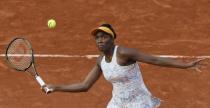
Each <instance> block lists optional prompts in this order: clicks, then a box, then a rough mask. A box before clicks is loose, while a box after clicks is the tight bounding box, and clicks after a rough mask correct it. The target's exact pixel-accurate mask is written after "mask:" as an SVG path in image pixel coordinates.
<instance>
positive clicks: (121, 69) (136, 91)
mask: <svg viewBox="0 0 210 108" xmlns="http://www.w3.org/2000/svg"><path fill="white" fill-rule="evenodd" d="M116 52H117V46H115V49H114V54H113V57H112V61H111V62H109V63H107V62H106V61H105V56H104V57H103V59H102V61H101V68H102V71H103V75H104V77H105V79H106V80H108V81H109V82H111V83H112V85H113V90H112V99H111V100H110V102H109V104H108V106H107V108H157V107H158V106H159V105H160V100H159V99H158V98H155V97H153V96H152V95H151V93H150V92H149V91H148V89H147V88H146V86H145V84H144V81H143V79H142V75H141V71H140V69H139V65H138V63H134V64H131V65H128V66H120V65H119V64H118V63H117V59H116V58H117V56H116Z"/></svg>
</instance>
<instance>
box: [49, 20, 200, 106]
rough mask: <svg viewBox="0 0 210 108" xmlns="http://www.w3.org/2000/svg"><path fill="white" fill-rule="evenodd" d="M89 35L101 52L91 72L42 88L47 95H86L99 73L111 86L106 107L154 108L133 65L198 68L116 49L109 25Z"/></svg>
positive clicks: (154, 102) (196, 63) (155, 102)
mask: <svg viewBox="0 0 210 108" xmlns="http://www.w3.org/2000/svg"><path fill="white" fill-rule="evenodd" d="M92 35H93V36H94V38H95V41H96V44H97V46H98V49H99V51H100V52H101V54H100V56H99V57H98V58H97V63H96V64H95V66H94V67H93V69H92V70H91V71H90V73H89V74H88V75H87V77H86V78H85V80H84V81H83V82H81V83H76V84H70V85H46V87H48V88H49V89H51V92H56V91H61V92H86V91H88V90H89V89H90V88H91V87H92V85H93V84H94V83H95V82H96V81H97V80H98V78H99V76H100V75H101V74H102V73H103V75H104V77H105V78H106V80H108V81H109V82H111V83H112V85H113V91H112V99H111V100H110V102H109V104H108V106H107V108H156V107H158V106H159V105H160V100H159V99H158V98H155V97H153V96H152V94H151V93H150V92H149V91H148V89H147V87H146V86H145V84H144V81H143V79H142V75H141V71H140V68H139V65H138V63H137V62H144V63H148V64H153V65H158V66H165V67H173V68H182V69H188V68H194V69H196V70H197V71H199V68H200V67H201V66H202V64H201V63H200V62H201V61H202V60H203V59H198V60H195V61H192V62H189V63H184V62H181V61H178V60H173V59H169V58H163V57H156V56H152V55H148V54H144V53H142V52H139V51H137V50H135V49H133V48H127V47H122V46H117V45H115V43H114V40H115V39H116V33H115V31H114V29H113V28H112V26H111V25H110V24H102V25H101V26H100V27H98V28H96V29H95V30H93V32H92Z"/></svg>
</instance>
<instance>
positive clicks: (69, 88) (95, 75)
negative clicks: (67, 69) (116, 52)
mask: <svg viewBox="0 0 210 108" xmlns="http://www.w3.org/2000/svg"><path fill="white" fill-rule="evenodd" d="M101 73H102V71H101V67H100V57H99V58H98V59H97V63H96V64H95V66H94V67H93V69H92V70H91V71H90V72H89V74H88V75H87V76H86V78H85V80H84V81H83V82H80V83H74V84H69V85H50V84H49V85H46V87H48V88H49V89H51V92H54V91H60V92H86V91H88V90H89V89H90V88H91V87H92V85H93V84H94V83H95V82H96V81H97V80H98V79H99V77H100V75H101Z"/></svg>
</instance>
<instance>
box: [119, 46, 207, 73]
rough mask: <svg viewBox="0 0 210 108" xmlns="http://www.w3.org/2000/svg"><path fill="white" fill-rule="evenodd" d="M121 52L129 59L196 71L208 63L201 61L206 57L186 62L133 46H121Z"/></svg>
mask: <svg viewBox="0 0 210 108" xmlns="http://www.w3.org/2000/svg"><path fill="white" fill-rule="evenodd" d="M119 52H120V55H121V56H122V57H124V58H126V59H127V60H133V61H139V62H143V63H148V64H153V65H158V66H165V67H172V68H181V69H187V68H192V69H195V70H196V71H200V69H201V68H202V67H204V66H206V65H207V64H203V63H202V62H201V61H203V60H204V59H197V60H194V61H191V62H188V63H186V62H183V61H181V60H176V59H171V58H166V57H159V56H154V55H149V54H145V53H142V52H139V51H137V50H136V49H132V48H125V47H121V48H120V50H119Z"/></svg>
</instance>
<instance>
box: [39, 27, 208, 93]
mask: <svg viewBox="0 0 210 108" xmlns="http://www.w3.org/2000/svg"><path fill="white" fill-rule="evenodd" d="M94 38H95V42H96V45H97V47H98V50H99V51H100V52H101V54H100V56H99V57H98V58H97V60H96V64H95V65H94V67H93V68H92V70H91V71H90V72H89V74H88V75H87V76H86V78H85V79H84V80H83V81H82V82H80V83H75V84H69V85H51V84H49V85H46V86H44V87H48V88H49V89H50V90H51V91H50V92H48V93H51V92H55V91H60V92H87V91H88V90H89V89H90V88H91V87H92V86H93V84H94V83H95V82H96V81H97V80H98V79H99V77H100V76H101V75H102V70H101V66H100V63H101V60H102V58H103V56H105V60H106V62H111V60H112V55H113V52H114V47H115V44H114V40H115V39H114V38H113V37H112V36H111V35H109V34H107V33H105V32H102V31H99V32H97V33H96V35H95V36H94ZM203 60H204V59H197V60H194V61H191V62H188V63H185V62H182V61H179V60H175V59H170V58H164V57H157V56H153V55H149V54H145V53H142V52H140V51H138V50H136V49H133V48H127V47H122V46H119V47H118V50H117V63H118V64H119V65H121V66H127V65H131V64H133V63H136V62H143V63H148V64H152V65H158V66H164V67H170V68H180V69H195V70H196V71H198V72H200V69H201V68H202V67H205V66H206V65H207V64H202V63H201V61H203ZM44 87H43V88H44Z"/></svg>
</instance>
